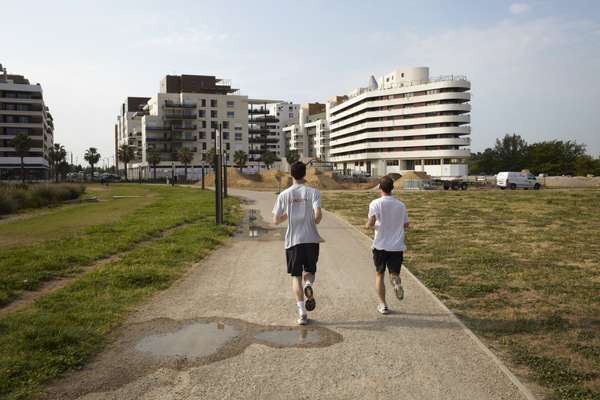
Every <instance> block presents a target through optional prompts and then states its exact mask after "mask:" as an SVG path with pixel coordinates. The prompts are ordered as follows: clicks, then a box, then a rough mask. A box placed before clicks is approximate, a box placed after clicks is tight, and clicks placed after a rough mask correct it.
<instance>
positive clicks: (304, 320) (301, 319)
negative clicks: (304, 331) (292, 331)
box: [296, 314, 308, 325]
mask: <svg viewBox="0 0 600 400" xmlns="http://www.w3.org/2000/svg"><path fill="white" fill-rule="evenodd" d="M296 322H297V323H298V325H306V324H308V314H300V316H299V317H298V320H297V321H296Z"/></svg>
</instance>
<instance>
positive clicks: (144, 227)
mask: <svg viewBox="0 0 600 400" xmlns="http://www.w3.org/2000/svg"><path fill="white" fill-rule="evenodd" d="M131 186H133V187H135V185H131ZM125 189H127V186H125ZM144 190H147V191H148V192H149V193H150V194H151V195H152V196H154V197H155V199H154V200H153V201H152V202H151V203H150V204H148V205H146V206H143V207H141V208H138V209H134V210H132V209H131V208H129V210H130V211H133V212H131V213H129V214H127V213H124V216H123V217H122V218H120V219H117V220H114V221H112V222H107V223H101V224H97V225H92V226H86V227H83V228H81V229H75V230H74V231H72V232H69V233H65V234H57V235H49V237H48V240H45V241H41V242H36V243H30V244H27V243H26V244H21V245H12V246H7V247H3V248H1V250H2V251H1V252H0V305H3V304H7V303H10V302H11V301H13V300H14V299H16V298H17V297H18V295H19V293H20V292H21V291H23V290H35V289H36V288H38V287H39V286H40V284H42V283H43V282H45V281H49V280H52V279H56V278H57V277H62V276H67V275H69V274H72V273H74V272H77V271H78V270H79V269H80V267H81V266H84V265H88V264H90V263H92V262H94V261H95V260H98V259H100V258H103V257H108V256H110V255H113V254H117V253H120V252H123V251H125V250H128V249H130V248H131V247H132V246H133V245H135V244H136V243H139V242H142V241H144V240H148V239H152V238H155V237H156V236H157V235H158V234H159V233H160V232H161V231H163V230H165V229H169V228H172V227H175V226H178V225H181V224H184V223H190V222H194V221H197V220H199V219H200V218H203V217H205V216H206V215H211V214H213V215H214V210H213V206H212V203H211V201H212V195H211V194H210V193H209V192H202V191H200V190H198V189H192V188H182V187H175V188H172V187H167V186H152V185H148V186H144ZM131 200H133V201H137V202H141V203H142V204H143V203H144V202H146V201H147V199H146V198H141V199H122V200H116V201H115V204H117V202H121V201H125V202H128V201H131ZM102 204H103V203H99V206H96V204H94V206H96V207H87V208H83V210H82V209H81V208H75V209H73V210H75V211H74V212H75V213H76V216H77V219H75V220H72V219H69V220H71V221H77V220H79V219H87V218H90V219H91V220H94V221H101V220H103V219H106V220H107V221H111V220H112V219H113V218H114V217H113V216H112V215H111V210H112V208H111V207H103V206H102ZM124 207H126V208H127V207H130V204H129V205H125V206H124ZM70 210H71V209H70ZM79 210H82V211H81V212H78V211H79ZM59 215H62V213H61V212H59ZM49 220H52V222H53V223H59V222H60V219H53V218H52V217H51V216H49V215H45V214H43V215H39V216H36V217H32V218H31V219H29V220H27V221H23V223H25V224H26V226H28V229H35V228H36V224H38V225H39V226H40V227H41V228H42V229H46V230H50V231H51V230H52V229H53V228H47V224H48V221H49ZM14 223H16V224H18V221H15V222H14ZM0 226H1V227H2V228H4V227H5V226H6V225H0ZM54 237H58V238H57V239H54Z"/></svg>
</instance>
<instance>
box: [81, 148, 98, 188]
mask: <svg viewBox="0 0 600 400" xmlns="http://www.w3.org/2000/svg"><path fill="white" fill-rule="evenodd" d="M83 158H84V159H85V161H87V162H88V163H89V164H90V167H91V168H92V181H93V180H94V165H96V164H98V161H100V153H98V149H96V148H95V147H90V148H89V149H87V150H86V151H85V155H84V156H83Z"/></svg>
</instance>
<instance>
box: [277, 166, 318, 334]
mask: <svg viewBox="0 0 600 400" xmlns="http://www.w3.org/2000/svg"><path fill="white" fill-rule="evenodd" d="M291 173H292V177H293V178H294V184H293V185H292V186H291V187H289V188H288V189H286V190H284V191H283V192H281V193H280V194H279V196H277V201H276V203H275V207H274V208H273V222H274V223H275V224H280V223H282V222H283V221H286V220H287V221H288V228H287V232H286V233H285V256H286V260H287V272H288V274H290V275H291V276H292V291H293V292H294V295H295V297H296V304H297V305H298V314H299V317H298V320H297V322H298V324H299V325H305V324H306V323H307V322H308V313H307V311H312V310H314V309H315V306H316V302H315V298H314V289H313V283H314V281H315V274H316V272H317V261H318V259H319V243H320V242H322V241H323V240H322V239H321V236H319V232H317V224H318V223H319V222H321V218H322V213H321V194H320V193H319V191H318V190H317V189H314V188H311V187H308V186H306V185H304V176H305V175H306V165H305V164H304V163H302V162H295V163H294V164H292V166H291Z"/></svg>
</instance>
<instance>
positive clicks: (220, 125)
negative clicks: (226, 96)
mask: <svg viewBox="0 0 600 400" xmlns="http://www.w3.org/2000/svg"><path fill="white" fill-rule="evenodd" d="M219 157H220V160H221V161H220V163H221V164H220V167H219V174H222V173H223V169H222V167H223V124H222V123H220V122H219ZM219 193H220V196H221V208H220V211H221V223H223V221H224V218H223V176H222V175H221V189H220V190H219Z"/></svg>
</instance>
